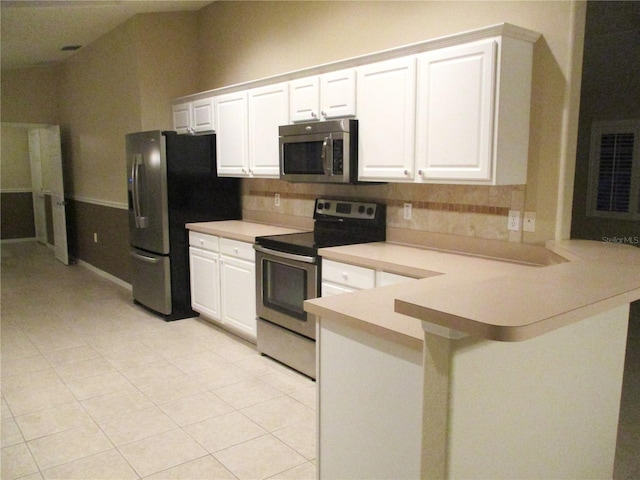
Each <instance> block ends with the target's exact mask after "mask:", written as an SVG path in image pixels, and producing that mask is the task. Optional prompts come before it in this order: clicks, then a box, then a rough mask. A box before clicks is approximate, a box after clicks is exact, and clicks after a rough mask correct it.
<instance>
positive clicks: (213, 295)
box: [189, 232, 220, 318]
mask: <svg viewBox="0 0 640 480" xmlns="http://www.w3.org/2000/svg"><path fill="white" fill-rule="evenodd" d="M218 243H219V239H218V237H216V236H213V235H203V234H200V233H196V232H189V272H190V280H189V282H190V286H191V308H193V309H194V310H195V311H196V312H198V313H201V314H203V315H206V316H208V317H211V318H220V265H219V261H220V254H219V253H218Z"/></svg>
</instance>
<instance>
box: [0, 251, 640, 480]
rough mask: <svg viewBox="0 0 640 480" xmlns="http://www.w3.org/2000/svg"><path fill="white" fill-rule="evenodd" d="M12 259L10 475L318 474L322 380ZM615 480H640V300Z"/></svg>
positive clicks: (126, 299) (84, 281) (5, 260)
mask: <svg viewBox="0 0 640 480" xmlns="http://www.w3.org/2000/svg"><path fill="white" fill-rule="evenodd" d="M1 252H2V283H1V285H0V288H1V290H2V298H1V304H2V310H1V319H2V332H1V333H2V430H1V438H2V471H1V473H0V478H2V479H3V480H11V479H16V478H20V479H28V480H35V479H65V480H68V479H82V480H89V479H91V480H98V479H119V480H126V479H139V478H145V479H153V480H160V479H185V480H186V479H189V480H198V479H209V480H210V479H226V478H229V479H234V478H241V479H242V478H251V479H254V478H274V479H275V478H279V479H311V478H314V477H315V457H316V450H315V384H314V383H313V382H312V381H310V380H309V379H307V378H306V377H304V376H301V375H298V374H296V373H294V372H292V371H291V370H289V369H286V368H285V367H282V366H281V365H279V364H277V363H275V362H272V361H270V360H269V359H267V358H265V357H261V356H259V355H258V354H257V353H256V351H255V349H254V347H253V346H252V345H251V344H249V343H247V342H244V341H243V340H241V339H239V338H238V337H235V336H233V335H229V334H227V333H225V332H224V331H223V330H220V329H218V328H216V327H214V326H212V325H211V324H208V323H205V322H202V321H199V320H196V319H188V320H180V321H178V322H171V323H165V322H164V321H161V320H159V319H157V318H156V317H153V316H151V315H149V314H147V313H146V312H144V311H143V310H141V309H140V308H138V307H135V306H133V305H132V304H131V300H130V293H129V292H128V291H127V290H126V289H124V288H121V287H118V286H116V285H114V284H113V283H112V282H110V281H108V280H105V279H103V278H101V277H99V276H98V275H96V274H95V273H93V272H91V271H89V270H87V269H85V268H82V267H77V266H76V267H64V266H62V265H61V264H60V263H58V262H57V261H56V260H54V258H53V255H52V253H51V251H50V250H48V249H47V248H45V247H43V246H40V245H38V244H36V243H34V242H25V243H11V244H3V245H2V247H1ZM614 479H616V480H617V479H620V480H637V479H640V302H636V305H635V306H634V308H633V309H632V316H631V322H630V326H629V341H628V345H627V358H626V365H625V378H624V384H623V391H622V403H621V410H620V425H619V429H618V446H617V451H616V465H615V471H614Z"/></svg>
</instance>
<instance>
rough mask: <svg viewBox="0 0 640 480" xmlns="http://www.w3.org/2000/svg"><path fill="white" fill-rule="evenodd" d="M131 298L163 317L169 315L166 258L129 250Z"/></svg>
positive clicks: (168, 279) (167, 258)
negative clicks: (131, 271)
mask: <svg viewBox="0 0 640 480" xmlns="http://www.w3.org/2000/svg"><path fill="white" fill-rule="evenodd" d="M131 259H132V261H131V268H132V270H133V273H132V289H133V298H134V300H135V301H137V302H138V303H141V304H142V305H144V306H145V307H147V308H150V309H151V310H154V311H156V312H158V313H161V314H163V315H169V314H171V264H170V260H169V257H168V256H165V255H156V254H153V253H150V252H145V251H143V250H138V249H136V248H134V249H132V250H131Z"/></svg>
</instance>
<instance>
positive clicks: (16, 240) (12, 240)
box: [0, 237, 38, 244]
mask: <svg viewBox="0 0 640 480" xmlns="http://www.w3.org/2000/svg"><path fill="white" fill-rule="evenodd" d="M37 241H38V239H37V238H36V237H25V238H3V239H2V240H0V244H2V243H23V242H37Z"/></svg>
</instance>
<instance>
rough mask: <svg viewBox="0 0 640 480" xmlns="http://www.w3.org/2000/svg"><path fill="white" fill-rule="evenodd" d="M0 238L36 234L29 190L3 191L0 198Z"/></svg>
mask: <svg viewBox="0 0 640 480" xmlns="http://www.w3.org/2000/svg"><path fill="white" fill-rule="evenodd" d="M0 202H1V203H0V207H1V209H0V215H1V217H0V218H1V219H2V223H1V225H0V238H1V239H2V240H14V239H19V238H34V237H35V236H36V229H35V224H34V221H33V196H32V194H31V192H3V193H2V199H1V200H0Z"/></svg>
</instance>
